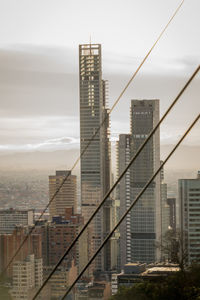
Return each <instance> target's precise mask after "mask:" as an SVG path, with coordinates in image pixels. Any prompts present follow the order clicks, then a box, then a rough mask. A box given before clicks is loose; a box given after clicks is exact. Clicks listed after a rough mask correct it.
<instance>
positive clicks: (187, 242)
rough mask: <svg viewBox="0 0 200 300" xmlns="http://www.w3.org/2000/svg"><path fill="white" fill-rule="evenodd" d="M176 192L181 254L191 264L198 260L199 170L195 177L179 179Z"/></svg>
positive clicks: (199, 256)
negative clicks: (181, 244)
mask: <svg viewBox="0 0 200 300" xmlns="http://www.w3.org/2000/svg"><path fill="white" fill-rule="evenodd" d="M178 192H179V194H178V196H179V220H180V230H181V233H182V243H183V248H182V249H183V250H182V255H186V256H187V262H188V264H191V263H192V262H194V261H199V260H200V171H198V174H197V178H196V179H179V181H178Z"/></svg>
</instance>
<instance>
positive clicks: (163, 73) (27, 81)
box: [0, 0, 200, 152]
mask: <svg viewBox="0 0 200 300" xmlns="http://www.w3.org/2000/svg"><path fill="white" fill-rule="evenodd" d="M179 3H180V1H174V0H168V1H166V0H140V1H136V0H134V1H133V0H126V1H121V0H120V1H119V0H115V1H114V0H109V1H105V0H102V1H95V0H94V1H91V0H86V1H78V0H76V1H71V0H69V1H64V0H60V1H56V0H48V1H47V0H43V1H41V0H20V1H16V0H6V1H3V0H0V137H1V142H0V152H10V151H19V152H21V151H22V152H23V151H36V150H40V151H41V150H43V151H47V150H56V149H71V148H73V147H74V148H78V147H79V90H78V45H79V44H80V43H87V42H89V38H90V35H91V36H92V42H96V43H101V44H102V52H103V53H102V55H103V58H102V64H103V77H104V79H107V80H108V82H109V103H110V105H112V104H113V103H114V101H115V100H116V98H117V97H118V95H119V93H120V92H121V90H122V89H123V87H124V85H125V84H126V83H127V81H128V80H129V78H130V76H131V75H132V73H133V72H134V70H135V69H136V68H137V67H138V65H139V63H140V62H141V60H142V59H143V57H144V55H145V54H146V52H147V50H148V49H149V48H150V47H151V45H152V44H153V42H154V41H155V39H156V38H157V36H158V34H159V33H160V31H161V29H162V28H163V27H164V26H165V24H166V23H167V21H168V20H169V18H170V16H171V14H172V13H173V11H174V10H175V8H176V7H177V6H178V4H179ZM199 11H200V1H199V0H190V1H188V0H185V3H184V5H183V7H182V8H181V10H180V12H179V13H178V15H177V16H176V18H175V20H174V21H173V22H172V24H171V25H170V27H169V29H168V31H167V33H166V34H165V35H164V36H163V38H162V39H161V41H160V42H159V44H158V46H157V47H156V48H155V51H153V53H152V55H151V56H150V58H149V60H148V61H147V62H146V63H145V65H144V66H143V68H142V70H141V71H140V73H139V74H138V76H137V77H136V80H135V81H134V83H133V84H132V85H131V86H130V88H129V89H128V91H127V92H126V94H125V95H124V96H123V98H122V99H121V101H120V103H119V105H118V106H117V108H116V110H115V111H114V112H113V114H112V117H111V138H112V140H113V141H114V140H116V139H117V136H118V134H119V133H126V132H129V107H130V100H131V99H143V98H146V99H151V98H157V99H160V101H161V102H160V104H161V105H160V107H161V113H163V111H164V110H165V109H166V108H167V106H168V105H169V103H170V102H171V101H172V100H173V98H174V97H175V96H176V95H177V93H178V92H179V90H180V89H181V88H182V86H183V85H184V83H185V82H186V80H187V78H188V77H189V76H190V75H191V73H192V72H193V70H194V69H195V68H196V67H197V65H198V64H199V58H200V43H199V36H200V24H199ZM199 83H200V77H199V75H198V76H197V77H196V79H195V81H194V82H193V83H192V84H191V86H190V87H189V89H188V90H187V92H186V93H185V94H184V97H182V99H181V102H180V103H179V104H178V105H177V106H176V108H175V109H174V111H173V113H172V115H171V116H170V117H169V118H168V119H167V120H166V122H165V124H164V125H163V126H162V128H161V142H162V143H163V144H170V143H173V142H175V141H176V140H177V138H178V137H179V135H180V134H181V133H182V132H183V131H184V130H185V129H186V127H187V126H188V125H189V123H190V122H191V121H192V119H193V118H194V117H195V115H196V113H197V112H198V111H200V100H199V89H200V84H199ZM199 132H200V125H199V124H198V125H197V126H196V128H195V129H194V130H193V131H192V132H191V137H190V138H188V139H187V140H186V142H185V143H186V144H188V145H200V134H199Z"/></svg>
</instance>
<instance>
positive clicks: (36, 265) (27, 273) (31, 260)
mask: <svg viewBox="0 0 200 300" xmlns="http://www.w3.org/2000/svg"><path fill="white" fill-rule="evenodd" d="M42 282H43V265H42V259H41V258H39V259H36V258H35V256H34V254H32V255H29V256H27V258H26V259H25V260H22V261H16V262H15V263H14V264H13V284H12V289H11V295H12V299H13V300H21V299H26V300H29V299H32V298H33V296H34V293H35V292H36V290H37V288H39V287H40V286H41V285H42ZM40 299H41V298H40Z"/></svg>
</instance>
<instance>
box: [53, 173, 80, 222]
mask: <svg viewBox="0 0 200 300" xmlns="http://www.w3.org/2000/svg"><path fill="white" fill-rule="evenodd" d="M66 177H67V179H66V180H65V178H66ZM63 180H65V182H64V183H63ZM62 183H63V185H62ZM61 185H62V187H61V189H60V190H59V192H58V193H57V194H56V196H55V197H54V195H55V193H56V191H57V190H58V188H59V187H60V186H61ZM53 197H54V199H53ZM51 199H53V201H52V202H51V204H50V206H49V212H50V217H51V219H52V217H53V216H57V215H60V216H65V209H66V208H69V207H73V209H74V213H76V212H77V177H76V176H75V175H72V174H71V171H68V170H63V171H56V175H51V176H49V201H51Z"/></svg>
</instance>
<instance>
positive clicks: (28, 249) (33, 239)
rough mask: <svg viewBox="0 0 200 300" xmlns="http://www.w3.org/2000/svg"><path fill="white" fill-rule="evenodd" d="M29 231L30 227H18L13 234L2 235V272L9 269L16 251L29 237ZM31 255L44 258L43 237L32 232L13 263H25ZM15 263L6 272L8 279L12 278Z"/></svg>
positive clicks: (0, 242) (0, 236)
mask: <svg viewBox="0 0 200 300" xmlns="http://www.w3.org/2000/svg"><path fill="white" fill-rule="evenodd" d="M29 229H30V228H29V227H28V226H18V227H16V229H15V230H14V231H13V233H12V234H1V235H0V271H3V270H4V269H5V268H6V267H7V265H8V263H9V262H10V260H11V258H12V257H13V256H14V254H15V252H16V250H17V249H18V248H19V247H20V245H21V244H22V242H23V241H24V240H25V238H26V237H27V234H28V232H29ZM31 254H34V255H35V258H37V259H39V258H41V257H42V236H41V235H40V234H36V233H35V232H32V233H31V234H30V235H29V236H28V238H27V240H26V241H25V243H24V245H23V247H22V248H21V250H20V251H19V253H18V254H17V255H16V257H15V259H14V261H13V263H14V262H15V261H24V260H25V259H26V257H27V256H28V255H31ZM13 263H12V264H11V265H10V267H9V268H8V269H7V271H6V275H7V276H8V277H12V271H13V267H12V266H13Z"/></svg>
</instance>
